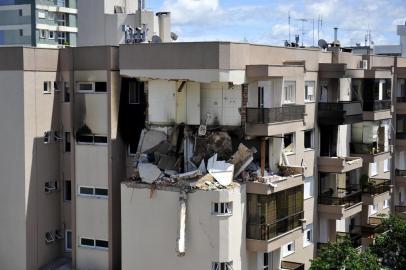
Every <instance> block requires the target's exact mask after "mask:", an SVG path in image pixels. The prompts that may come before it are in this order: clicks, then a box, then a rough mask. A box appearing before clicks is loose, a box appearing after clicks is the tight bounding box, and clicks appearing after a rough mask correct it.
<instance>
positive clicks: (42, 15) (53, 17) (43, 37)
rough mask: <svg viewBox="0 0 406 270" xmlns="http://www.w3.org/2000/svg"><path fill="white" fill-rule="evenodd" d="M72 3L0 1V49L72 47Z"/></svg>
mask: <svg viewBox="0 0 406 270" xmlns="http://www.w3.org/2000/svg"><path fill="white" fill-rule="evenodd" d="M77 14H78V10H77V7H76V0H37V1H34V0H2V1H0V46H34V47H43V48H61V47H65V46H76V39H77V32H78V28H77Z"/></svg>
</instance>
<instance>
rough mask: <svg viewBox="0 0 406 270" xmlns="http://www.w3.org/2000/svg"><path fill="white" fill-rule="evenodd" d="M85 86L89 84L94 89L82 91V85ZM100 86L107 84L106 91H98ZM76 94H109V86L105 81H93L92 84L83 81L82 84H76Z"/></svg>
mask: <svg viewBox="0 0 406 270" xmlns="http://www.w3.org/2000/svg"><path fill="white" fill-rule="evenodd" d="M84 84H89V85H92V89H91V90H81V89H80V85H84ZM98 84H105V86H106V87H105V89H104V90H103V91H100V90H97V87H96V86H97V85H98ZM76 92H77V93H84V94H88V93H93V94H105V93H107V92H108V84H107V82H105V81H91V82H85V81H81V82H76Z"/></svg>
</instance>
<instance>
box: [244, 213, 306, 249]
mask: <svg viewBox="0 0 406 270" xmlns="http://www.w3.org/2000/svg"><path fill="white" fill-rule="evenodd" d="M303 217H304V212H303V211H301V212H299V213H296V214H293V215H290V216H287V217H284V218H282V219H279V220H276V221H275V222H273V223H271V224H254V223H249V222H248V224H247V248H248V250H250V251H256V252H270V251H273V250H276V249H278V248H280V247H281V246H282V245H284V244H287V243H289V242H290V241H293V240H295V239H297V238H299V237H300V236H301V235H302V228H303V222H304V220H303Z"/></svg>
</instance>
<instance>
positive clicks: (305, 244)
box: [303, 223, 313, 247]
mask: <svg viewBox="0 0 406 270" xmlns="http://www.w3.org/2000/svg"><path fill="white" fill-rule="evenodd" d="M308 233H310V239H308V237H307V236H308ZM311 244H313V223H310V224H307V225H306V229H305V230H304V232H303V247H308V246H310V245H311Z"/></svg>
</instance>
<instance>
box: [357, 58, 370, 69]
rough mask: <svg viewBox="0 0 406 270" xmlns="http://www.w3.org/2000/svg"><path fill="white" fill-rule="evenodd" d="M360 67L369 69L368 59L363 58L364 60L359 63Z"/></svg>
mask: <svg viewBox="0 0 406 270" xmlns="http://www.w3.org/2000/svg"><path fill="white" fill-rule="evenodd" d="M359 67H360V68H362V69H365V70H367V69H368V60H362V61H361V62H360V63H359Z"/></svg>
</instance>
